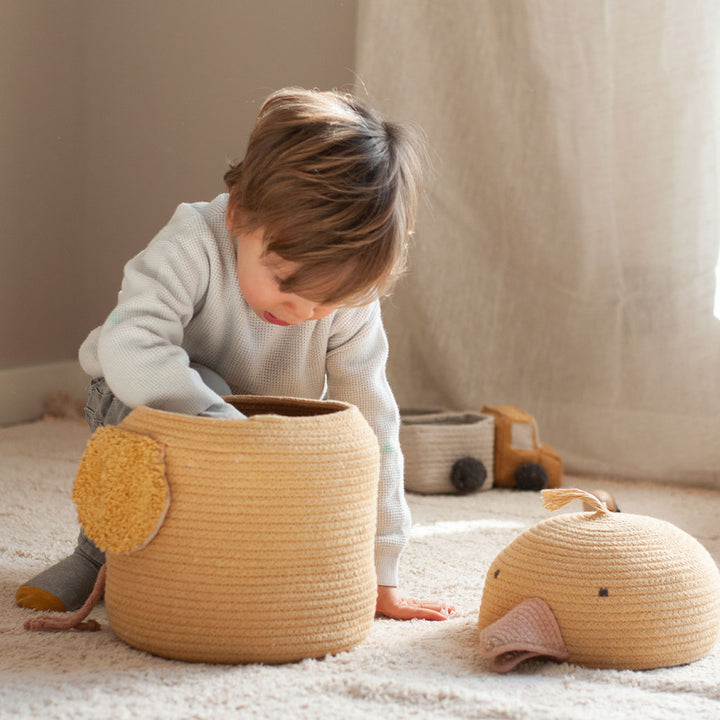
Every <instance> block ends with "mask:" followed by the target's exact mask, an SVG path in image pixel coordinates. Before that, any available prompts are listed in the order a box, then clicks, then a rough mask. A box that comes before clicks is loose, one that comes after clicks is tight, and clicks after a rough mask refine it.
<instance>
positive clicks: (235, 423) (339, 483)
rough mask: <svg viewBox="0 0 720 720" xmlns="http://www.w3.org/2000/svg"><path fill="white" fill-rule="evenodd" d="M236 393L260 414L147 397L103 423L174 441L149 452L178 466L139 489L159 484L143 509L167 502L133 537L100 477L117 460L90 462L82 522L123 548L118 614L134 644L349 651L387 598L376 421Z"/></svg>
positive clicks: (228, 659) (247, 653)
mask: <svg viewBox="0 0 720 720" xmlns="http://www.w3.org/2000/svg"><path fill="white" fill-rule="evenodd" d="M227 399H228V400H229V401H230V402H232V403H233V404H234V405H236V407H238V408H239V409H240V410H241V411H242V412H243V413H244V414H246V415H248V417H249V419H247V420H219V419H211V418H201V417H190V416H186V415H178V414H175V413H168V412H161V411H157V410H150V409H148V408H138V409H136V410H134V411H133V412H132V413H131V414H130V415H129V416H128V417H127V418H126V419H125V420H124V421H123V422H122V423H121V424H120V425H119V426H118V427H117V428H103V429H102V430H104V431H109V432H108V435H110V436H112V438H113V440H112V442H113V443H115V445H114V447H115V446H117V447H119V448H120V450H119V451H118V452H119V454H120V455H122V453H123V452H124V451H123V450H122V448H123V447H125V446H126V445H124V443H125V440H126V438H127V437H130V438H133V437H135V438H138V437H142V438H148V439H150V441H151V442H154V443H157V447H158V448H160V455H158V457H157V458H155V460H152V461H150V466H152V465H153V463H154V465H155V470H157V466H158V464H161V465H164V476H165V477H166V479H167V485H168V488H169V501H167V498H164V496H161V497H159V499H158V498H157V497H154V494H157V492H159V491H158V490H157V482H156V484H155V486H153V487H151V484H152V483H150V482H148V483H146V484H145V487H144V489H138V487H135V486H134V487H133V488H131V489H130V490H129V491H128V493H127V494H132V493H133V492H135V493H137V492H140V493H145V494H146V495H147V498H146V502H145V504H144V505H143V503H135V505H136V506H137V507H138V508H139V509H138V510H137V512H138V513H139V514H140V515H142V514H143V513H144V512H145V509H144V508H145V507H153V508H154V509H153V510H151V511H150V518H149V519H147V518H146V519H145V521H144V522H145V525H146V526H147V527H146V528H145V529H143V530H141V531H138V530H137V527H138V525H139V524H140V523H139V521H138V522H134V521H133V520H132V519H131V520H130V521H129V522H128V523H125V524H126V525H127V526H128V527H127V532H126V537H124V538H123V537H120V535H122V531H117V532H116V533H115V536H114V537H113V535H112V532H111V531H108V528H107V525H108V522H107V518H108V517H109V515H111V514H112V512H113V508H111V507H109V505H110V504H111V503H109V502H108V507H107V508H105V509H104V510H98V507H97V505H98V500H97V494H96V493H94V492H92V488H93V487H94V485H95V486H96V485H97V484H98V483H99V484H101V485H102V483H103V481H102V480H98V479H97V477H96V476H97V474H98V472H97V468H95V469H94V470H93V469H92V468H93V467H94V466H97V465H98V464H99V465H100V466H101V470H100V474H102V473H103V472H105V473H106V474H109V475H112V471H111V470H107V468H106V467H105V466H106V465H107V462H106V459H107V458H106V459H105V460H103V459H102V458H100V460H99V461H98V460H96V461H94V462H91V460H90V459H88V460H87V461H85V460H84V463H85V465H86V466H87V467H86V468H85V471H84V473H83V472H79V473H78V479H77V480H76V491H75V495H76V503H77V504H78V514H79V516H80V519H81V522H82V523H83V525H84V527H85V530H86V532H87V534H88V535H89V536H90V537H91V538H92V539H94V540H95V541H96V542H98V544H101V542H99V541H104V544H105V545H106V546H108V547H115V548H116V549H118V548H122V552H112V551H109V552H108V554H107V564H108V572H107V587H106V592H105V602H106V607H107V612H108V618H109V621H110V624H111V626H112V627H113V629H114V630H115V632H116V633H117V635H119V636H120V637H121V638H122V639H123V640H125V641H126V642H127V643H129V644H130V645H132V646H134V647H136V648H139V649H141V650H147V651H149V652H151V653H154V654H157V655H161V656H165V657H169V658H176V659H180V660H190V661H207V662H223V663H243V662H264V663H281V662H288V661H295V660H299V659H302V658H307V657H319V656H323V655H325V654H328V653H337V652H340V651H344V650H347V649H350V648H352V647H353V646H355V645H356V644H358V643H359V642H361V641H362V640H363V639H364V638H365V636H366V635H367V633H368V632H369V630H370V627H371V625H372V620H373V617H374V610H375V599H376V591H377V587H376V578H375V570H374V561H373V548H374V536H375V522H376V512H377V505H376V503H377V482H378V447H377V440H376V438H375V435H374V433H373V432H372V430H371V429H370V427H369V426H368V425H367V423H366V422H365V420H364V419H363V417H362V415H361V414H360V412H359V411H358V410H357V408H355V407H353V406H350V405H346V404H344V403H337V402H320V401H304V400H294V399H283V398H269V397H233V398H227ZM118 432H119V433H125V434H126V436H124V437H123V438H120V441H119V442H118V441H117V440H116V439H115V435H117V433H118ZM91 443H92V440H91ZM128 447H129V446H128ZM105 454H106V455H107V452H106V453H105ZM116 454H117V453H116ZM125 454H126V455H127V456H128V457H127V458H126V459H125V460H123V462H124V463H125V465H126V467H127V473H129V474H132V473H133V472H134V471H133V465H132V464H133V463H134V462H135V463H137V462H141V463H142V462H145V463H146V464H147V461H146V460H145V461H139V460H138V454H142V452H140V451H138V450H127V451H126V453H125ZM87 455H88V453H87V452H86V456H87ZM103 467H105V470H103V469H102V468H103ZM81 470H82V466H81ZM151 471H152V468H151ZM137 474H138V473H137V472H135V476H137ZM140 474H142V473H140ZM150 474H152V472H151V473H150ZM156 475H157V473H156ZM155 481H157V477H155ZM105 482H106V481H105ZM100 504H101V505H102V504H103V503H102V502H100ZM125 505H126V503H125V502H124V501H123V502H122V503H120V506H121V509H120V510H118V509H117V508H115V510H114V512H116V513H122V512H123V510H122V507H124V506H125ZM103 514H104V515H103ZM103 517H104V519H103ZM111 524H112V525H113V526H115V527H118V526H122V525H123V524H124V520H123V519H122V518H121V519H120V521H117V522H115V521H113V522H112V523H111ZM156 525H159V529H157V532H156V534H155V535H154V536H152V535H153V532H155V529H156V528H154V526H156ZM148 528H150V529H151V530H152V532H151V533H150V537H149V538H144V539H143V538H142V535H143V534H144V533H146V531H147V529H148ZM137 532H139V535H137V534H136V533H137ZM96 538H97V539H96ZM128 538H129V539H128ZM139 541H141V542H139ZM128 545H130V546H134V547H140V549H137V550H134V551H132V552H127V550H130V549H131V548H129V547H127V546H128ZM101 546H102V545H101Z"/></svg>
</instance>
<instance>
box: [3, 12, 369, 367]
mask: <svg viewBox="0 0 720 720" xmlns="http://www.w3.org/2000/svg"><path fill="white" fill-rule="evenodd" d="M0 18H2V20H1V21H0V93H1V95H0V111H1V113H2V115H1V116H0V159H1V160H2V174H1V178H2V179H1V180H0V182H1V183H2V185H0V219H1V221H2V224H1V226H0V243H1V248H2V253H1V255H0V257H1V258H2V260H0V370H2V369H3V368H12V367H18V366H23V365H31V364H44V363H50V362H54V361H63V360H70V359H73V358H75V357H76V355H77V348H78V346H79V344H80V343H81V342H82V340H83V338H84V337H85V335H86V334H87V332H88V331H89V330H91V329H92V328H93V327H94V326H95V325H97V324H99V323H100V322H102V321H103V319H104V317H105V316H106V315H107V313H108V312H109V311H110V309H111V308H112V306H113V303H114V301H115V297H116V294H117V291H118V289H119V284H120V279H121V276H122V265H123V263H124V262H125V261H126V260H127V259H128V258H130V257H131V256H132V255H133V254H135V253H136V252H138V251H139V250H140V249H142V248H143V247H144V246H145V245H146V244H147V243H148V241H149V240H150V238H151V237H152V236H153V235H154V233H155V232H156V231H157V230H158V229H159V228H160V227H161V226H162V225H163V224H164V222H165V221H166V220H167V219H168V218H169V217H170V215H171V213H172V211H173V210H174V208H175V206H176V205H177V204H178V203H180V202H192V201H196V200H209V199H211V198H212V197H214V196H215V195H216V194H217V193H218V192H222V190H223V186H222V174H223V172H224V170H225V168H226V161H227V160H228V159H237V158H240V157H242V154H243V152H244V148H245V143H246V140H247V136H248V134H249V132H250V129H251V127H252V123H253V121H254V118H255V115H256V113H257V109H258V107H259V102H260V101H261V100H262V98H263V97H264V96H265V95H266V94H267V93H268V92H270V91H271V90H274V89H276V88H279V87H282V86H284V85H301V86H306V87H319V88H321V89H327V88H331V87H349V86H351V84H352V82H353V77H354V76H353V72H352V68H353V66H354V56H355V24H356V1H355V0H343V1H341V0H302V2H297V1H296V0H203V1H200V0H122V1H121V0H113V1H111V0H0Z"/></svg>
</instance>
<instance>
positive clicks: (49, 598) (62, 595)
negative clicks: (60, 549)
mask: <svg viewBox="0 0 720 720" xmlns="http://www.w3.org/2000/svg"><path fill="white" fill-rule="evenodd" d="M104 562H105V554H104V553H102V552H100V550H98V548H97V547H96V546H95V544H94V543H93V542H92V541H91V540H89V539H88V538H87V537H86V536H85V533H83V532H81V533H80V537H79V538H78V544H77V547H76V548H75V550H74V552H73V554H72V555H70V556H69V557H66V558H65V559H64V560H61V561H60V562H59V563H57V564H56V565H53V566H52V567H50V568H48V569H47V570H45V571H43V572H41V573H40V574H39V575H36V576H35V577H34V578H32V579H31V580H28V581H27V582H26V583H25V584H24V585H21V586H20V587H19V588H18V589H17V592H16V593H15V602H16V603H17V604H18V605H19V606H20V607H24V608H30V609H32V610H41V611H44V612H47V611H49V610H54V611H56V612H70V611H72V610H77V609H78V608H80V607H82V605H83V603H84V602H85V600H87V598H88V597H89V595H90V593H91V592H92V589H93V586H94V585H95V580H96V579H97V575H98V572H99V571H100V568H101V567H102V565H103V563H104Z"/></svg>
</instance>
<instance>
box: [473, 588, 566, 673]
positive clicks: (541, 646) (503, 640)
mask: <svg viewBox="0 0 720 720" xmlns="http://www.w3.org/2000/svg"><path fill="white" fill-rule="evenodd" d="M480 654H481V655H482V656H483V657H484V658H492V661H493V664H492V667H493V670H495V672H500V673H504V672H508V671H509V670H512V669H513V668H514V667H516V666H517V665H519V664H520V663H521V662H523V661H524V660H529V659H530V658H537V657H542V658H549V659H552V660H557V661H558V662H563V661H564V660H567V659H568V658H569V657H570V653H569V652H568V649H567V648H566V647H565V642H564V641H563V638H562V634H561V632H560V627H559V626H558V623H557V620H556V619H555V615H554V614H553V611H552V610H551V609H550V606H549V605H548V604H547V603H546V602H545V601H544V600H542V599H541V598H537V597H535V598H529V599H527V600H523V602H521V603H520V604H519V605H516V606H515V607H514V608H513V609H512V610H510V611H509V612H507V613H506V614H505V615H503V616H502V617H501V618H500V619H499V620H496V621H495V622H494V623H493V624H492V625H488V626H487V627H486V628H485V629H484V630H482V631H481V632H480Z"/></svg>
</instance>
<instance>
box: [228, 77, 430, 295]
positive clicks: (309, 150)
mask: <svg viewBox="0 0 720 720" xmlns="http://www.w3.org/2000/svg"><path fill="white" fill-rule="evenodd" d="M424 165H425V144H424V141H423V137H422V135H421V134H420V133H419V132H418V131H417V130H415V128H412V127H409V126H406V125H401V124H398V123H392V122H388V121H385V120H383V119H382V118H381V117H380V116H379V115H378V114H377V113H376V112H375V111H374V110H372V109H371V108H369V107H367V106H366V105H364V104H363V103H361V102H360V101H359V100H358V99H357V98H355V97H353V96H352V95H349V94H345V93H339V92H336V91H330V92H321V91H317V90H303V89H298V88H286V89H284V90H279V91H277V92H275V93H273V94H272V95H270V96H269V97H268V98H267V99H266V100H265V102H264V104H263V106H262V108H261V109H260V113H259V115H258V119H257V121H256V123H255V127H254V129H253V131H252V133H251V135H250V140H249V142H248V148H247V152H246V155H245V157H244V159H243V160H242V161H241V162H239V163H237V164H236V165H233V166H232V167H231V168H230V170H228V172H227V173H226V174H225V178H224V179H225V184H226V185H227V187H228V189H229V191H230V200H229V205H228V211H229V216H230V218H231V220H232V227H233V230H234V231H236V232H242V231H251V230H254V229H256V228H259V227H262V228H263V229H264V232H265V240H266V246H265V252H266V253H268V252H274V253H276V254H277V255H279V256H280V257H282V258H283V259H285V260H289V261H293V262H297V263H299V265H300V267H299V269H298V270H297V271H296V272H295V273H293V274H292V275H291V276H290V277H288V278H286V279H285V280H284V281H283V282H282V284H281V289H282V290H283V291H286V292H293V293H296V294H298V295H302V296H305V297H308V298H312V299H315V300H320V301H322V302H324V303H328V304H351V305H359V304H363V303H366V302H369V301H371V300H373V299H374V298H376V297H380V296H382V295H385V294H387V292H389V291H390V289H391V288H392V285H393V284H394V282H395V280H396V279H397V277H398V276H399V275H400V274H401V273H402V271H403V270H404V269H405V260H406V254H407V246H408V238H409V235H410V234H411V233H412V231H413V227H414V222H415V214H416V211H417V204H418V195H419V190H420V183H421V179H422V174H423V169H424Z"/></svg>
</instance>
